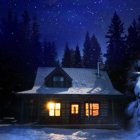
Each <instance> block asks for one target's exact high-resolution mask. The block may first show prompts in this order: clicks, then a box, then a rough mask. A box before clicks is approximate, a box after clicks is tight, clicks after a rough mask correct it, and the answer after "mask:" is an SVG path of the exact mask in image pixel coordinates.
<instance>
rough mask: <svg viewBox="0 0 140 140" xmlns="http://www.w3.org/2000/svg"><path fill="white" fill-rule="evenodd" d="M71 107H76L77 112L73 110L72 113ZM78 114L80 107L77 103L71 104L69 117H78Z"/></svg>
mask: <svg viewBox="0 0 140 140" xmlns="http://www.w3.org/2000/svg"><path fill="white" fill-rule="evenodd" d="M72 105H76V106H77V107H78V108H77V109H78V110H75V112H72ZM79 112H80V105H79V103H71V105H70V114H71V115H79Z"/></svg>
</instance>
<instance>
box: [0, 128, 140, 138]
mask: <svg viewBox="0 0 140 140" xmlns="http://www.w3.org/2000/svg"><path fill="white" fill-rule="evenodd" d="M0 140H140V131H139V130H137V131H136V130H135V131H125V130H103V129H102V130H101V129H55V128H31V127H17V126H0Z"/></svg>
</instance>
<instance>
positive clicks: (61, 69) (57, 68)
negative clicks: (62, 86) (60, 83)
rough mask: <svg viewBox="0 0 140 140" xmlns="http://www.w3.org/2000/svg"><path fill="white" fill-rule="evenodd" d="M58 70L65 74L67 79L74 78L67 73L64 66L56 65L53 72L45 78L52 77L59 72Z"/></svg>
mask: <svg viewBox="0 0 140 140" xmlns="http://www.w3.org/2000/svg"><path fill="white" fill-rule="evenodd" d="M57 72H59V73H61V74H63V76H65V77H67V79H69V80H70V81H71V80H72V78H71V77H70V76H69V75H68V73H66V72H65V71H64V70H63V68H61V67H56V68H55V69H54V70H53V71H52V72H51V73H49V74H48V75H47V76H46V77H45V80H48V79H50V78H51V77H52V76H53V74H55V73H57Z"/></svg>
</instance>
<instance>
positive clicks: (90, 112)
mask: <svg viewBox="0 0 140 140" xmlns="http://www.w3.org/2000/svg"><path fill="white" fill-rule="evenodd" d="M85 115H86V116H99V103H85Z"/></svg>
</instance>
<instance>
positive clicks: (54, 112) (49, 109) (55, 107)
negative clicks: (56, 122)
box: [47, 101, 62, 117]
mask: <svg viewBox="0 0 140 140" xmlns="http://www.w3.org/2000/svg"><path fill="white" fill-rule="evenodd" d="M49 103H53V104H54V108H53V109H51V108H49ZM56 104H59V105H60V108H59V109H57V106H56ZM47 106H48V116H49V117H61V114H62V113H61V108H62V104H61V102H51V101H50V102H47ZM51 111H52V112H53V115H50V112H51ZM57 111H59V113H60V115H56V114H57V113H56V112H57Z"/></svg>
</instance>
